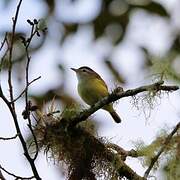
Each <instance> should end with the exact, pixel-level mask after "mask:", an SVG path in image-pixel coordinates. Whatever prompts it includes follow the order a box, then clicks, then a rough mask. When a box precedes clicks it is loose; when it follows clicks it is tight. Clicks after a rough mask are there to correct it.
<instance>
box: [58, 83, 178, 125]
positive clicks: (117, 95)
mask: <svg viewBox="0 0 180 180" xmlns="http://www.w3.org/2000/svg"><path fill="white" fill-rule="evenodd" d="M163 83H164V81H158V82H156V83H153V84H151V85H147V86H141V87H139V88H135V89H130V90H127V91H122V90H121V88H116V89H115V90H114V91H113V92H112V93H111V94H109V96H107V97H105V98H103V99H102V100H100V101H98V102H97V103H96V104H94V105H93V106H91V107H90V108H89V109H87V110H84V111H83V112H80V113H79V114H77V115H75V116H73V117H72V118H71V119H70V120H69V122H68V126H69V127H74V126H76V125H77V124H78V123H80V122H82V121H85V120H86V119H87V118H88V117H89V116H90V115H92V114H93V113H94V112H96V111H97V110H99V109H100V108H102V107H103V106H105V105H107V104H109V103H112V102H114V101H117V100H119V99H121V98H124V97H129V96H135V95H137V94H139V93H142V92H146V91H147V92H151V91H155V92H158V91H167V92H171V91H176V90H178V89H179V87H178V86H162V84H163ZM64 120H66V119H63V118H62V122H63V121H64Z"/></svg>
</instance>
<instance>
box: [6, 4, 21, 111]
mask: <svg viewBox="0 0 180 180" xmlns="http://www.w3.org/2000/svg"><path fill="white" fill-rule="evenodd" d="M21 3H22V0H20V1H19V4H18V5H17V9H16V13H15V17H14V18H12V20H13V27H12V35H11V40H10V47H9V67H8V84H9V92H10V101H13V86H12V53H13V45H14V36H15V31H16V23H17V19H18V15H19V11H20V6H21ZM12 108H13V110H14V111H15V104H14V103H12Z"/></svg>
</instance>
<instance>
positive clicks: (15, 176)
mask: <svg viewBox="0 0 180 180" xmlns="http://www.w3.org/2000/svg"><path fill="white" fill-rule="evenodd" d="M0 169H2V170H3V171H4V172H6V173H7V174H9V175H10V176H13V177H14V178H15V179H27V180H28V179H29V180H30V179H33V178H34V176H31V177H21V176H17V175H15V174H13V173H11V172H9V171H7V170H6V169H5V168H3V167H2V166H1V165H0ZM4 180H5V179H4Z"/></svg>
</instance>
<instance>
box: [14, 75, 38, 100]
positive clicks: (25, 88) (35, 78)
mask: <svg viewBox="0 0 180 180" xmlns="http://www.w3.org/2000/svg"><path fill="white" fill-rule="evenodd" d="M40 78H41V76H39V77H37V78H35V79H33V80H32V81H30V82H29V83H28V87H29V86H30V85H31V84H32V83H33V82H35V81H37V80H38V79H40ZM26 90H27V86H26V87H25V89H24V90H23V91H22V92H21V94H19V96H17V97H16V98H15V99H14V100H13V101H12V102H16V101H17V100H18V99H19V98H20V97H21V96H22V95H23V94H24V93H25V92H26ZM12 102H11V103H12Z"/></svg>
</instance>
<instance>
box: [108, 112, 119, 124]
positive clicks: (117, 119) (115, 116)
mask: <svg viewBox="0 0 180 180" xmlns="http://www.w3.org/2000/svg"><path fill="white" fill-rule="evenodd" d="M109 113H110V114H111V116H112V118H113V119H114V121H115V122H116V123H120V122H121V118H120V117H119V115H118V114H117V113H116V111H111V112H109Z"/></svg>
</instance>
